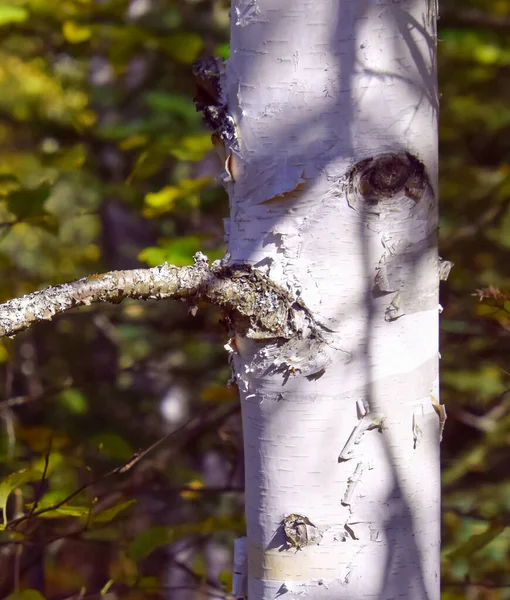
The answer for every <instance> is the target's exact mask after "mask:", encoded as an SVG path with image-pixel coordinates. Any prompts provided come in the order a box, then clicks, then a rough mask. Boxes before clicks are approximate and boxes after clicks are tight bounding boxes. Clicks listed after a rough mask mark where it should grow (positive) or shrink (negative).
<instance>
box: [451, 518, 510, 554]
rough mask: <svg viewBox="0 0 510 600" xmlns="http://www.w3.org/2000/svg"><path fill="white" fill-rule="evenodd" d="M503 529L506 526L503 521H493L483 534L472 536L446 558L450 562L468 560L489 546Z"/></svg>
mask: <svg viewBox="0 0 510 600" xmlns="http://www.w3.org/2000/svg"><path fill="white" fill-rule="evenodd" d="M505 529H506V525H505V523H504V522H503V521H498V520H495V521H493V522H492V523H491V524H490V525H489V526H488V527H487V529H486V530H485V531H484V532H483V533H479V534H477V535H472V536H471V537H470V538H469V539H468V540H467V541H466V542H464V543H463V544H461V545H460V546H459V547H458V548H456V549H455V550H453V552H451V553H450V554H449V555H448V558H449V559H450V560H458V559H463V558H470V557H471V556H473V554H475V553H476V552H479V551H480V550H482V549H483V548H485V546H487V545H488V544H490V542H492V540H493V539H495V538H496V537H498V535H500V534H502V533H503V531H505Z"/></svg>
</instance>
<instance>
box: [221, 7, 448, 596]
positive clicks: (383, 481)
mask: <svg viewBox="0 0 510 600" xmlns="http://www.w3.org/2000/svg"><path fill="white" fill-rule="evenodd" d="M431 6H433V3H430V2H427V1H426V0H400V1H395V0H314V1H313V2H312V1H307V0H294V1H293V2H288V0H236V1H235V2H233V6H232V37H231V56H230V58H229V60H228V63H227V67H226V73H225V74H224V75H223V74H222V76H221V77H222V78H223V87H224V96H225V98H226V100H225V102H226V104H227V105H228V110H229V112H230V115H231V116H232V117H233V120H234V122H235V126H236V139H235V140H234V141H232V139H231V140H229V142H228V143H227V144H226V145H227V160H226V174H225V177H224V179H225V181H226V185H227V188H228V191H229V195H230V201H231V219H230V222H229V227H228V231H229V252H230V253H231V255H232V260H233V262H234V263H245V262H247V263H250V264H252V265H254V267H256V268H257V269H259V270H260V271H261V272H262V273H265V274H267V275H269V277H270V278H271V279H273V280H275V281H276V282H277V283H279V284H280V285H281V286H282V287H284V288H286V289H288V290H289V291H290V292H291V294H292V295H293V296H296V297H299V298H301V299H302V300H303V301H304V303H305V304H306V306H307V307H308V308H309V309H310V310H311V312H312V314H313V316H314V319H315V320H316V321H317V322H319V323H320V324H321V325H322V327H323V328H324V330H325V333H324V336H323V339H322V340H320V342H317V341H315V346H314V347H311V346H310V345H309V341H308V340H306V339H305V340H302V339H299V337H296V338H295V339H294V340H290V341H289V342H288V343H286V344H285V345H284V346H282V345H281V344H279V343H275V342H273V341H267V342H262V341H254V340H250V339H247V338H246V337H245V336H244V335H243V334H242V332H238V335H237V336H236V341H235V346H234V347H233V348H232V352H233V362H234V367H235V376H236V380H237V383H238V385H239V388H240V391H241V402H242V411H243V427H244V436H245V456H246V502H247V506H246V514H247V537H248V539H247V556H248V559H247V563H248V595H249V598H250V600H259V599H264V600H269V599H274V598H276V597H279V596H281V595H283V596H285V597H287V598H295V597H297V596H298V595H301V594H304V595H306V596H307V597H309V598H314V599H320V598H335V599H339V598H342V599H349V600H360V599H362V598H363V599H365V598H377V599H380V600H387V599H389V598H393V597H395V598H397V597H402V598H406V599H407V600H437V599H438V598H439V533H440V527H439V508H440V504H439V426H440V420H441V418H442V420H443V421H444V415H442V416H441V415H440V414H439V413H442V410H441V409H439V408H438V406H439V405H438V402H437V400H436V398H437V397H438V396H437V393H438V391H437V387H438V385H437V377H438V283H439V270H440V263H439V260H438V256H437V137H436V136H437V116H438V96H437V85H436V74H435V48H436V40H435V34H434V32H435V15H434V13H433V10H432V9H431ZM222 106H225V104H224V103H223V104H222ZM293 343H294V345H293ZM440 417H441V418H440Z"/></svg>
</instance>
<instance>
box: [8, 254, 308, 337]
mask: <svg viewBox="0 0 510 600" xmlns="http://www.w3.org/2000/svg"><path fill="white" fill-rule="evenodd" d="M194 259H195V264H194V265H192V266H189V267H175V266H171V265H168V264H166V263H165V264H163V265H160V266H158V267H153V268H150V269H149V268H147V269H133V270H129V271H111V272H109V273H104V274H100V275H89V276H87V277H83V278H82V279H78V280H77V281H73V282H71V283H64V284H62V285H57V286H55V287H48V288H46V289H44V290H41V291H37V292H33V293H31V294H27V295H26V296H23V297H21V298H15V299H13V300H9V301H8V302H5V303H4V304H0V337H5V336H13V335H15V334H17V333H19V332H21V331H23V330H25V329H27V328H28V327H30V326H31V325H33V324H34V323H38V322H41V321H49V320H51V319H53V318H54V317H55V316H57V315H59V314H61V313H63V312H65V311H67V310H70V309H72V308H76V307H79V306H88V305H90V304H92V303H97V302H112V303H119V302H122V300H124V299H126V298H132V299H136V300H164V299H173V300H182V301H185V302H187V303H189V304H190V305H191V306H194V305H196V303H197V302H200V301H206V302H209V303H211V304H214V305H216V306H218V307H219V308H221V309H223V311H224V313H225V315H226V318H227V320H228V321H229V323H230V324H231V325H232V326H233V328H235V330H236V332H237V333H240V334H242V335H246V336H247V337H251V338H253V339H271V338H283V339H289V338H291V337H293V336H295V335H299V334H300V333H301V332H302V331H303V330H304V329H306V330H307V331H308V332H309V331H310V330H313V329H315V327H314V322H313V318H312V316H311V315H310V313H309V311H308V310H307V309H306V308H305V307H304V306H303V305H302V304H301V303H300V302H299V301H297V300H295V299H293V298H292V297H291V296H290V294H288V293H287V292H286V291H285V290H283V289H282V288H280V287H279V286H278V285H276V284H275V283H274V282H272V281H271V280H270V279H268V278H267V277H265V276H264V275H263V274H262V273H260V272H259V271H256V270H255V269H253V268H252V267H250V266H249V265H229V264H228V262H227V261H215V262H214V263H213V264H212V265H209V262H208V260H207V257H206V256H205V255H203V254H202V253H201V252H199V253H197V254H196V255H195V257H194Z"/></svg>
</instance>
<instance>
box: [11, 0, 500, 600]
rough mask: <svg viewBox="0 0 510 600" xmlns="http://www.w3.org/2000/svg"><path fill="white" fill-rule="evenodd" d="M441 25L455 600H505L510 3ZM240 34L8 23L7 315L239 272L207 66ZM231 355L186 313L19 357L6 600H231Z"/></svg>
mask: <svg viewBox="0 0 510 600" xmlns="http://www.w3.org/2000/svg"><path fill="white" fill-rule="evenodd" d="M440 4H441V6H440V9H441V15H442V17H441V20H440V22H439V37H440V41H439V73H440V88H441V93H442V102H441V106H442V111H441V211H442V217H441V253H442V255H443V257H444V258H446V259H448V260H452V261H453V262H454V263H455V267H454V269H453V271H452V274H451V275H450V278H449V280H448V282H447V283H446V284H443V286H442V304H443V306H444V312H443V316H442V322H441V330H442V362H441V365H442V399H443V402H444V403H445V404H446V406H447V409H448V413H449V419H448V422H447V427H446V431H445V436H444V440H443V444H442V453H443V485H444V500H443V512H444V520H443V535H444V543H443V551H442V557H443V597H444V599H445V600H446V599H448V600H454V599H464V598H467V599H469V600H477V599H486V600H500V599H506V598H510V558H509V557H510V535H509V529H508V526H509V524H510V477H509V472H510V471H509V466H508V465H509V461H510V456H509V452H508V443H509V439H510V435H509V434H510V411H509V408H510V395H509V392H510V362H509V357H510V203H509V200H510V100H509V98H510V0H442V1H441V3H440ZM228 12H229V5H228V2H225V1H224V0H10V1H5V0H4V1H0V149H1V152H0V300H1V301H4V300H7V299H9V298H12V297H15V296H20V295H22V294H25V293H27V292H30V291H33V290H36V289H39V288H42V287H44V286H47V285H50V284H56V283H61V282H65V281H68V280H71V279H76V278H78V277H80V276H83V275H86V274H89V273H94V272H101V271H105V270H110V269H123V268H133V267H138V266H144V265H145V266H146V265H151V266H152V265H157V264H159V263H161V262H164V261H168V262H169V263H173V264H176V265H183V264H188V263H190V262H191V256H192V255H193V253H194V252H195V251H197V250H198V249H201V250H203V251H204V252H205V253H207V254H208V256H209V257H210V258H217V257H220V256H222V254H223V252H224V246H223V221H222V219H223V218H224V217H226V216H227V208H228V204H227V199H226V195H225V193H224V191H223V189H222V188H221V186H220V185H218V182H217V180H216V179H215V177H216V175H217V174H218V165H219V163H218V162H217V159H216V157H215V156H214V153H213V152H212V146H211V141H210V134H209V132H207V131H206V130H205V128H204V126H203V125H202V123H201V119H200V115H199V114H198V113H196V112H195V107H194V105H193V102H192V98H193V95H194V82H193V78H192V75H191V64H192V63H193V61H195V60H196V59H197V58H199V57H201V56H207V55H215V56H223V57H226V56H227V55H228V26H229V17H228ZM480 289H484V290H485V291H484V292H480V293H477V290H480ZM225 341H226V339H225V331H224V329H223V328H222V326H221V323H220V322H219V314H218V313H217V312H215V311H214V310H213V309H211V308H207V307H203V308H202V307H201V309H200V310H199V312H198V314H197V316H196V317H195V318H191V317H188V310H187V307H186V306H185V305H180V304H177V303H168V302H166V303H165V302H160V303H136V302H125V303H123V304H121V305H119V306H110V305H108V306H106V305H95V306H91V307H89V308H88V309H87V308H86V309H82V310H79V311H76V312H74V313H72V314H66V315H64V316H62V317H60V318H58V319H56V320H55V321H54V322H52V323H47V324H41V325H38V326H36V327H34V328H33V329H31V330H30V331H27V332H25V333H24V334H21V335H19V336H18V337H17V338H15V339H14V340H2V341H0V513H1V517H0V523H3V524H2V525H0V597H1V598H4V597H7V596H9V595H11V596H10V597H11V598H16V599H23V600H40V598H42V597H44V598H48V599H51V600H57V599H64V598H96V597H97V598H100V597H105V598H115V597H118V598H129V599H130V600H136V599H139V598H140V599H142V598H168V599H178V600H192V599H193V600H194V599H195V598H203V597H204V596H205V597H210V598H223V597H225V594H226V591H228V590H229V589H230V583H231V582H230V579H231V575H230V571H231V565H232V557H231V554H230V552H231V548H232V546H233V540H234V538H235V537H237V536H238V535H240V534H242V532H243V529H244V522H243V495H242V488H243V469H242V454H241V440H240V422H239V411H238V404H237V397H236V392H235V389H233V388H228V387H227V386H226V382H227V380H228V378H229V367H228V364H227V354H226V352H225V351H224V350H223V344H224V343H225ZM165 436H167V437H166V438H165ZM161 438H165V439H164V440H163V442H162V443H161V445H159V446H158V447H156V448H154V449H153V450H152V451H151V452H150V453H148V454H147V456H144V457H143V459H141V460H139V461H138V462H137V461H136V459H135V461H134V462H133V460H132V459H133V456H134V454H135V453H136V452H138V451H140V450H141V451H142V452H143V450H144V449H146V448H148V447H150V446H151V444H153V443H154V442H156V441H157V440H159V439H161ZM27 590H32V591H27Z"/></svg>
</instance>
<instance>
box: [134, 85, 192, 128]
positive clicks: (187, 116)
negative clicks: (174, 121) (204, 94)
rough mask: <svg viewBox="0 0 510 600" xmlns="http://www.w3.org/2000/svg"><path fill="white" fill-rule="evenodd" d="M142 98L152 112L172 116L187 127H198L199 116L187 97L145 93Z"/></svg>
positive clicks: (153, 92) (162, 93)
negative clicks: (178, 118)
mask: <svg viewBox="0 0 510 600" xmlns="http://www.w3.org/2000/svg"><path fill="white" fill-rule="evenodd" d="M144 98H145V102H146V103H147V105H148V106H149V108H151V109H152V110H153V111H160V112H166V113H170V114H173V115H175V116H177V117H180V118H181V119H183V120H184V121H185V122H186V124H187V125H188V126H192V125H198V123H199V122H200V115H199V113H198V112H197V111H196V109H195V106H194V105H193V102H191V99H190V97H188V96H179V95H177V94H167V93H165V92H157V91H152V92H146V94H145V95H144Z"/></svg>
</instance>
